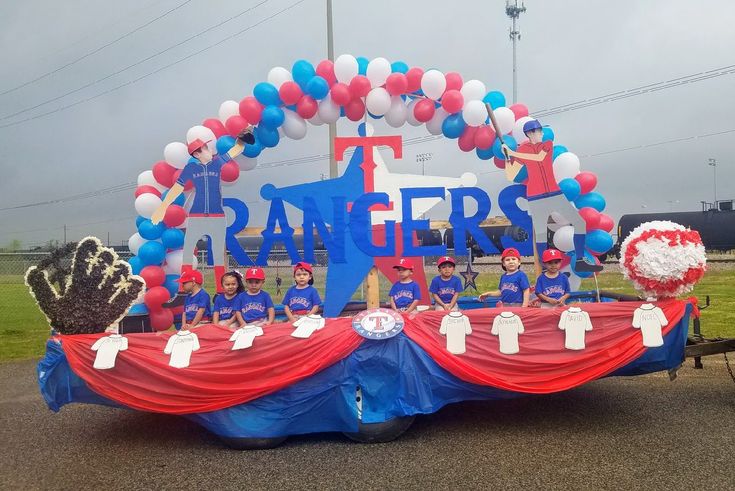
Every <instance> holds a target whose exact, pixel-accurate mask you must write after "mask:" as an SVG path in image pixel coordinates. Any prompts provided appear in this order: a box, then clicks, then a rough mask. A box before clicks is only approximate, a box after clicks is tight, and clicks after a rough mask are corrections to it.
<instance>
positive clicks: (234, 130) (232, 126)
mask: <svg viewBox="0 0 735 491" xmlns="http://www.w3.org/2000/svg"><path fill="white" fill-rule="evenodd" d="M247 127H248V121H247V119H245V118H243V117H242V116H237V115H235V116H230V117H229V118H227V121H225V128H227V132H228V133H229V134H230V136H237V135H239V134H240V133H242V130H244V129H245V128H247Z"/></svg>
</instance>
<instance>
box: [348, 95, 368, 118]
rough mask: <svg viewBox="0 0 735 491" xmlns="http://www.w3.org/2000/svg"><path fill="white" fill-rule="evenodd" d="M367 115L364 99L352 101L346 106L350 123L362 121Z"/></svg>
mask: <svg viewBox="0 0 735 491" xmlns="http://www.w3.org/2000/svg"><path fill="white" fill-rule="evenodd" d="M364 115H365V103H364V102H362V99H352V100H351V101H350V102H348V103H347V105H346V106H345V116H347V119H349V120H350V121H360V120H361V119H362V117H363V116H364Z"/></svg>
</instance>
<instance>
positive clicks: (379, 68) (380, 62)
mask: <svg viewBox="0 0 735 491" xmlns="http://www.w3.org/2000/svg"><path fill="white" fill-rule="evenodd" d="M390 72H391V68H390V61H388V60H386V59H385V58H375V59H374V60H370V63H368V66H367V73H366V74H365V75H366V76H367V78H368V80H370V85H371V86H372V87H380V86H381V85H383V84H384V83H385V81H386V79H387V78H388V75H390Z"/></svg>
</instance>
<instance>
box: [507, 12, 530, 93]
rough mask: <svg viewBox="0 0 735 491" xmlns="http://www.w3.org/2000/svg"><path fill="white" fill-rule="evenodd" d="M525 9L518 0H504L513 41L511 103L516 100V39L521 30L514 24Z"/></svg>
mask: <svg viewBox="0 0 735 491" xmlns="http://www.w3.org/2000/svg"><path fill="white" fill-rule="evenodd" d="M525 11H526V5H525V4H523V2H521V6H520V7H519V6H518V0H512V1H511V0H506V1H505V14H506V15H507V16H508V17H510V19H511V21H512V27H511V28H510V40H511V42H512V43H513V103H516V102H518V101H517V100H516V99H517V97H518V69H517V65H516V41H517V40H519V39H521V31H520V30H518V28H517V26H516V21H517V20H518V17H520V15H521V14H522V13H523V12H525Z"/></svg>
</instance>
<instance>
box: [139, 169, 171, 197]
mask: <svg viewBox="0 0 735 491" xmlns="http://www.w3.org/2000/svg"><path fill="white" fill-rule="evenodd" d="M138 186H153V187H154V188H156V189H158V190H159V191H161V192H164V191H165V190H167V189H168V188H167V187H166V186H162V185H161V184H159V183H158V181H156V178H155V177H153V171H152V170H147V171H143V172H141V173H140V174H138Z"/></svg>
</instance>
